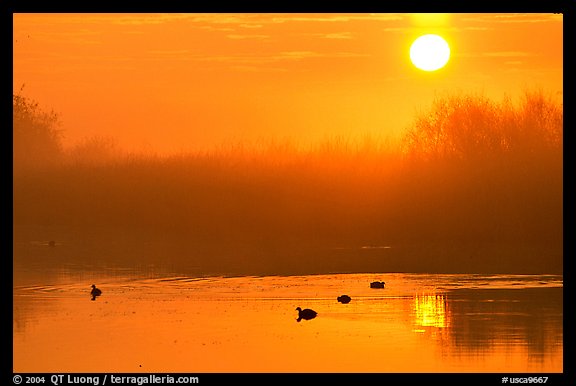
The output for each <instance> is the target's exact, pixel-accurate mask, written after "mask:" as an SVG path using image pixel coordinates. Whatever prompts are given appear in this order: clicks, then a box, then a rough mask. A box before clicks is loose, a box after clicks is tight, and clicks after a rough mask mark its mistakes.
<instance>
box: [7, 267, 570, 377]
mask: <svg viewBox="0 0 576 386" xmlns="http://www.w3.org/2000/svg"><path fill="white" fill-rule="evenodd" d="M374 280H383V281H385V282H386V288H385V289H372V288H370V286H369V284H370V282H371V281H374ZM92 283H96V284H97V285H98V287H99V288H100V289H101V290H102V291H103V294H102V296H100V297H98V298H96V300H94V301H92V300H91V298H90V285H91V284H92ZM342 294H348V295H350V296H351V297H352V301H351V302H350V303H349V304H340V303H338V302H337V301H336V298H337V297H338V296H339V295H342ZM296 307H302V308H312V309H314V310H316V311H317V312H318V316H317V317H316V318H315V319H312V320H302V321H301V322H299V323H298V322H297V321H296V318H297V316H298V313H297V311H296V310H295V308H296ZM562 320H563V311H562V277H561V276H558V275H438V274H393V273H382V274H333V275H308V276H262V277H254V276H242V277H222V276H213V277H199V276H190V275H182V274H174V273H169V272H164V273H158V272H157V271H154V270H153V269H150V270H148V269H145V268H142V267H139V268H138V269H118V268H113V269H112V268H111V269H107V270H106V269H87V268H85V269H77V267H75V268H74V269H66V268H63V267H59V268H54V269H52V270H49V272H48V271H43V272H37V271H35V270H34V269H33V268H30V269H20V270H17V271H15V275H14V329H13V335H14V347H13V353H14V371H15V372H139V371H142V372H443V373H444V372H522V373H526V372H562V370H563V369H562V357H563V330H562Z"/></svg>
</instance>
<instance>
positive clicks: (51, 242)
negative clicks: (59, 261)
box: [48, 240, 56, 247]
mask: <svg viewBox="0 0 576 386" xmlns="http://www.w3.org/2000/svg"><path fill="white" fill-rule="evenodd" d="M48 245H49V246H50V247H55V246H56V241H54V240H50V241H48Z"/></svg>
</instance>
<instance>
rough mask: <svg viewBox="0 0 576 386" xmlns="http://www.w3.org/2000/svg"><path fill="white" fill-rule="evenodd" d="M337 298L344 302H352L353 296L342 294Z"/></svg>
mask: <svg viewBox="0 0 576 386" xmlns="http://www.w3.org/2000/svg"><path fill="white" fill-rule="evenodd" d="M336 300H338V301H339V302H340V303H342V304H348V303H350V300H352V298H351V297H350V296H348V295H342V296H338V297H337V298H336Z"/></svg>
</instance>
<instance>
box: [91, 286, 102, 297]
mask: <svg viewBox="0 0 576 386" xmlns="http://www.w3.org/2000/svg"><path fill="white" fill-rule="evenodd" d="M90 295H92V300H96V297H97V296H100V295H102V291H100V290H99V289H98V288H96V285H95V284H92V291H90Z"/></svg>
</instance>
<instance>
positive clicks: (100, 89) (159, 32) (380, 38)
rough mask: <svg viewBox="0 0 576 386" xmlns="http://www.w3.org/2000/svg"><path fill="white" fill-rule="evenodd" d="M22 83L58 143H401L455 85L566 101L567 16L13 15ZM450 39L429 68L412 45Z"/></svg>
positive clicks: (157, 146) (17, 81)
mask: <svg viewBox="0 0 576 386" xmlns="http://www.w3.org/2000/svg"><path fill="white" fill-rule="evenodd" d="M13 21H14V27H13V31H14V36H13V47H14V54H13V63H14V67H13V68H14V72H13V90H14V93H19V92H20V91H19V90H21V89H22V87H23V89H22V92H21V94H22V95H23V96H25V97H28V98H31V99H33V100H35V101H37V102H38V103H39V104H40V105H41V106H44V107H46V108H48V109H54V111H55V112H57V113H58V114H60V116H61V129H62V130H63V131H64V134H65V136H64V138H63V146H64V147H67V148H71V147H74V146H75V145H77V144H79V143H82V141H83V140H84V139H85V138H91V137H94V136H102V137H106V138H112V139H114V141H115V142H116V143H117V146H118V147H119V148H120V149H123V150H125V151H129V152H140V153H141V152H144V153H150V152H152V153H158V154H174V153H180V152H188V151H202V150H205V149H214V148H217V147H219V146H222V145H226V144H230V143H232V144H236V143H259V142H269V141H275V142H284V141H290V142H294V143H297V144H301V145H308V144H312V143H317V142H319V141H323V140H326V139H330V138H334V137H345V138H357V137H361V136H365V135H367V136H372V137H376V138H380V137H383V138H389V139H390V140H398V139H399V138H400V137H402V136H403V134H404V132H405V131H406V129H407V128H408V127H410V125H411V124H412V120H413V118H414V116H415V115H417V114H418V112H419V111H422V110H425V109H427V108H428V107H429V106H430V105H431V103H432V102H433V100H434V99H436V98H437V97H442V96H444V95H446V94H454V93H464V94H467V93H470V92H474V93H479V94H483V95H485V96H486V97H488V98H490V99H494V100H500V99H502V98H505V97H510V98H512V99H516V98H518V97H520V96H521V95H522V93H523V92H524V91H525V90H527V89H528V90H530V89H535V88H541V89H543V90H546V92H549V93H550V94H551V95H552V96H554V97H555V98H558V99H557V100H559V101H560V100H561V99H562V91H563V89H562V87H563V86H562V81H563V72H562V63H563V51H562V44H563V36H562V33H563V32H562V26H563V22H562V21H563V18H562V15H561V14H535V13H531V14H466V13H463V14H396V13H393V14H386V13H384V14H343V13H342V14H339V13H336V14H331V13H325V14H305V13H303V14H239V13H237V14H196V13H189V14H91V13H86V14H68V13H67V14H58V13H52V14H33V13H27V14H14V16H13ZM425 33H435V34H439V35H441V36H443V37H444V38H445V39H446V40H447V42H448V44H449V45H450V48H451V57H450V60H449V61H448V63H447V65H446V66H445V67H444V68H442V69H440V70H438V71H433V72H425V71H421V70H419V69H418V68H416V67H415V66H414V65H413V64H412V63H410V58H409V49H410V44H411V43H412V41H413V40H414V39H416V37H418V36H419V35H421V34H425Z"/></svg>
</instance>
